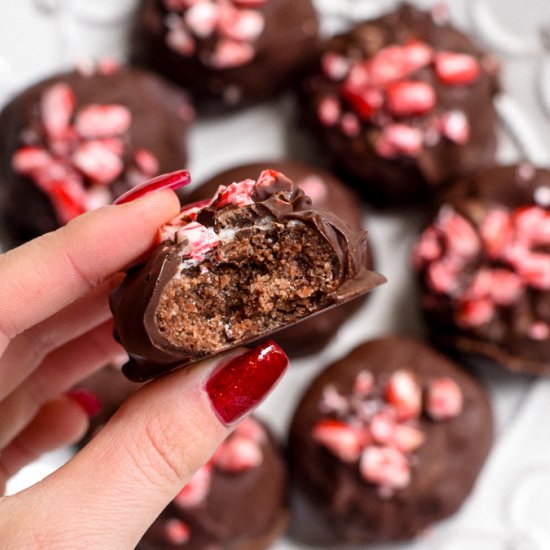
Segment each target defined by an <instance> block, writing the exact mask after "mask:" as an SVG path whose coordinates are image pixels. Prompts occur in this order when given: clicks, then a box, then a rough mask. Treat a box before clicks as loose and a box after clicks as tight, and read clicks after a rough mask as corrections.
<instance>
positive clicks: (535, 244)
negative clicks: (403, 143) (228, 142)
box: [413, 163, 550, 374]
mask: <svg viewBox="0 0 550 550" xmlns="http://www.w3.org/2000/svg"><path fill="white" fill-rule="evenodd" d="M444 199H445V200H444V204H443V206H442V207H441V208H440V209H439V211H438V212H437V214H436V216H435V218H434V220H433V221H432V223H431V224H430V225H429V226H428V227H427V228H426V230H425V231H424V232H423V233H422V235H421V237H420V239H419V241H418V243H417V245H416V248H415V250H414V252H413V265H414V267H415V269H416V270H417V272H418V274H419V278H420V281H421V285H422V302H421V303H422V308H423V310H424V313H425V316H426V319H427V322H428V326H429V328H430V333H431V336H432V339H433V341H434V343H436V344H437V345H438V346H441V347H444V348H447V349H449V350H454V351H460V352H465V353H470V354H475V355H481V356H484V357H489V358H491V359H493V360H495V361H496V362H497V363H499V364H501V365H502V366H504V367H506V368H508V369H511V370H515V371H525V372H530V373H533V374H550V210H549V208H550V171H549V170H547V169H535V168H534V167H533V166H531V165H530V164H527V163H525V164H521V165H516V166H507V167H495V168H491V169H488V170H484V171H481V172H479V173H478V174H476V175H474V176H472V177H470V178H469V179H465V180H463V181H459V182H457V183H456V185H454V186H453V187H452V189H450V190H449V192H448V193H447V195H446V196H445V197H444Z"/></svg>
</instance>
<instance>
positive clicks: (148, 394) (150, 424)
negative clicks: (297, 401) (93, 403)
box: [4, 342, 288, 549]
mask: <svg viewBox="0 0 550 550" xmlns="http://www.w3.org/2000/svg"><path fill="white" fill-rule="evenodd" d="M243 352H244V353H243ZM287 365H288V359H287V357H286V355H285V354H284V352H283V351H282V350H281V349H280V348H279V347H278V346H277V345H276V344H275V343H273V342H268V343H266V344H262V345H260V346H258V347H257V348H255V349H253V350H250V351H246V350H243V349H241V350H236V351H233V352H231V353H230V354H227V355H225V356H222V357H221V358H220V357H218V358H215V359H214V360H209V361H205V362H203V363H201V364H199V365H197V366H195V367H193V368H191V369H183V370H181V371H178V372H175V373H172V374H170V375H168V376H165V377H163V378H161V379H159V380H157V381H155V382H152V383H150V384H147V385H146V386H144V387H143V388H142V389H141V390H139V391H138V392H137V393H136V394H135V395H134V396H132V397H131V398H130V399H129V400H128V401H127V402H126V403H125V404H124V405H123V406H122V407H121V409H120V410H119V411H118V413H117V414H116V415H115V416H114V417H113V418H112V419H111V420H110V421H109V422H108V423H107V425H106V426H105V427H104V428H103V430H101V432H100V433H99V434H98V435H97V436H96V437H95V438H94V439H93V440H92V441H91V442H90V443H89V444H88V445H87V446H86V447H85V448H84V449H83V450H82V451H81V452H80V453H79V454H78V455H76V456H75V458H73V459H72V460H71V461H70V462H68V463H67V464H66V465H65V466H64V467H62V468H61V469H60V470H58V471H57V472H55V473H54V474H52V475H51V476H50V477H48V478H46V479H45V480H43V481H42V482H41V483H39V484H38V485H37V486H35V487H31V488H29V489H28V490H27V491H24V492H23V493H20V494H19V495H16V496H15V497H11V498H15V499H18V501H17V502H16V503H15V504H16V505H17V506H16V508H18V509H20V510H24V511H25V516H24V521H25V524H28V523H29V518H32V520H31V521H32V523H33V525H32V529H29V531H32V532H34V535H33V536H36V533H40V541H41V542H42V543H43V547H48V548H49V547H59V548H61V547H70V548H72V549H80V548H116V549H125V548H134V547H135V545H136V544H137V542H138V541H139V539H140V538H141V536H142V535H143V533H144V532H145V531H146V530H147V528H148V527H149V526H150V524H151V523H152V522H153V521H154V520H155V518H156V517H157V516H158V515H159V514H160V513H161V512H162V510H163V509H164V508H165V506H166V505H167V504H168V503H169V502H170V501H171V500H172V499H173V498H174V497H175V496H176V494H177V493H178V492H179V491H180V490H181V488H182V487H183V485H185V484H186V483H187V482H188V481H189V479H190V478H191V477H192V475H193V474H194V472H195V471H196V470H197V469H199V468H200V467H201V466H202V465H203V464H204V463H205V462H206V461H207V460H208V459H209V457H210V456H211V455H212V453H213V452H214V451H215V450H216V448H217V447H218V446H219V445H220V443H221V442H222V441H223V439H224V438H225V437H226V436H227V435H228V434H229V433H230V432H231V431H232V429H233V428H234V427H235V425H236V424H237V423H238V422H239V421H240V420H241V419H242V418H243V417H244V416H245V415H246V414H248V413H249V412H250V411H251V410H252V409H254V408H255V407H256V406H257V405H258V404H259V403H260V402H261V401H262V400H263V398H264V397H265V396H266V395H267V393H268V392H269V391H270V389H271V388H272V386H273V385H274V384H275V382H276V381H277V380H278V379H279V378H280V377H281V375H282V374H283V372H284V371H285V369H286V367H287ZM54 499H55V502H54ZM25 501H26V502H25ZM4 504H7V503H5V502H4ZM5 510H6V509H5V508H4V513H5ZM20 525H21V524H20ZM23 536H24V535H23ZM69 542H70V544H69V545H68V546H67V543H69ZM63 543H65V544H63ZM56 544H57V546H56ZM14 547H16V546H14ZM17 547H18V548H25V547H26V546H25V545H24V544H21V545H20V546H17Z"/></svg>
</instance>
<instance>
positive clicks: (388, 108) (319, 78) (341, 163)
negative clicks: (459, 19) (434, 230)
mask: <svg viewBox="0 0 550 550" xmlns="http://www.w3.org/2000/svg"><path fill="white" fill-rule="evenodd" d="M418 41H421V44H422V48H423V47H424V46H426V45H427V46H428V48H431V49H432V50H431V55H434V56H435V55H437V54H438V53H443V52H453V53H463V54H468V55H469V56H471V57H472V58H473V63H474V64H477V66H478V69H479V70H480V72H479V75H478V76H477V77H476V78H475V79H474V80H473V81H471V82H467V83H464V84H457V85H453V84H449V83H444V82H443V81H441V79H439V78H438V77H437V73H436V70H435V64H434V59H435V58H432V61H430V62H426V63H424V64H422V63H420V67H419V68H418V69H416V70H412V71H407V70H405V71H403V66H404V64H406V63H408V61H407V60H405V59H402V56H403V55H404V54H399V55H396V54H395V53H390V52H392V51H394V50H389V49H388V48H394V47H396V46H399V47H402V46H404V45H407V44H409V45H410V44H411V43H412V44H418ZM384 48H386V49H385V50H384ZM381 52H382V55H383V57H384V61H383V62H380V63H379V61H380V59H379V58H377V61H376V63H377V65H376V67H375V68H373V71H374V72H373V73H372V75H371V76H367V75H366V74H365V73H362V74H359V72H357V74H355V73H354V77H353V78H351V77H350V76H349V75H351V74H352V73H351V72H349V67H351V66H354V64H355V67H357V66H358V65H357V64H359V65H360V64H362V63H363V64H365V63H366V65H365V66H368V62H371V63H372V61H373V59H374V58H375V57H376V56H379V55H380V54H381ZM415 55H416V54H413V56H412V58H413V60H412V63H416V62H417V60H416V59H415ZM421 55H424V54H421ZM330 56H332V59H331V58H330ZM329 66H332V68H331V69H327V68H326V67H329ZM353 70H354V69H352V71H353ZM369 70H370V69H369ZM330 71H333V72H332V74H333V75H334V76H333V77H329V76H328V75H329V72H330ZM396 71H397V72H399V73H400V75H399V76H395V77H394V76H392V75H393V73H394V72H396ZM346 74H347V75H348V76H346ZM367 78H372V79H373V83H372V85H373V87H371V88H369V87H367V88H364V89H363V88H360V84H359V81H360V80H361V79H367ZM352 82H353V84H351V83H352ZM388 82H390V84H389V85H388V84H387V83H388ZM395 82H397V83H398V85H400V84H401V83H405V82H408V83H413V84H416V83H421V84H420V85H421V86H424V88H425V87H426V85H428V87H431V91H430V90H425V89H424V90H421V91H422V97H421V100H422V101H421V102H423V101H424V100H425V99H426V94H428V92H429V93H433V94H434V95H435V104H434V105H433V106H431V107H427V108H426V109H425V110H424V109H423V107H419V104H418V103H416V101H417V100H418V101H420V100H419V97H420V93H418V94H417V93H416V92H414V93H411V95H410V96H409V95H408V94H406V93H403V94H402V93H398V92H399V90H395V92H396V93H395V95H394V96H393V97H394V98H397V96H399V97H400V99H394V101H395V103H398V104H399V105H400V106H403V105H404V102H405V101H406V102H407V103H408V102H409V100H410V99H411V98H414V100H413V102H412V103H413V104H414V105H413V107H412V109H413V111H414V110H415V109H417V108H418V112H410V113H407V112H405V113H401V114H399V113H396V112H394V111H392V105H391V103H392V101H390V99H389V98H390V91H389V90H390V86H393V85H394V83H395ZM353 86H357V87H358V91H357V90H355V89H352V87H353ZM496 88H497V84H496V64H495V62H494V60H492V59H490V58H489V57H488V56H486V55H485V54H484V53H483V52H482V51H481V50H480V49H479V48H478V47H477V46H476V45H475V44H474V43H473V42H472V40H470V38H468V37H467V36H465V35H464V34H463V33H461V32H460V31H458V30H457V29H455V28H454V27H452V26H451V25H450V24H448V23H446V22H439V21H437V22H436V19H434V16H432V14H431V13H426V12H422V11H420V10H418V9H416V8H414V7H412V6H410V5H407V4H405V5H402V6H401V7H400V8H399V9H397V10H396V11H394V12H392V13H390V14H387V15H384V16H383V17H380V18H379V19H376V20H373V21H368V22H364V23H360V24H359V25H357V26H356V27H355V28H353V29H352V30H351V31H349V32H347V33H346V34H343V35H341V36H337V37H334V38H332V39H331V40H329V41H328V43H327V44H326V45H325V46H324V48H323V55H322V56H321V58H320V61H319V62H318V63H317V64H316V65H315V66H314V67H313V68H312V69H311V71H310V72H309V74H308V76H306V78H305V79H304V80H303V83H302V87H301V98H302V108H303V112H304V115H305V119H306V122H307V124H308V125H309V127H310V128H311V131H312V133H313V134H314V135H315V137H316V138H317V139H318V141H319V143H320V144H321V146H322V149H323V151H324V152H325V153H326V154H327V155H328V157H329V161H330V162H331V163H332V165H333V166H334V167H335V168H336V169H337V170H338V171H339V172H341V174H342V177H343V179H344V181H346V182H349V183H350V184H352V185H353V186H354V187H356V188H357V189H358V190H359V191H360V192H361V194H362V195H364V196H365V198H367V199H368V200H369V201H371V202H373V203H374V204H376V205H379V206H388V205H389V206H391V205H407V204H409V203H410V202H411V201H414V202H417V201H425V200H426V199H427V198H430V197H431V196H433V194H434V192H436V191H437V190H439V189H440V188H441V186H443V185H444V184H445V183H446V182H447V181H448V180H449V179H450V178H455V177H460V176H462V175H465V174H468V173H470V172H472V171H473V170H475V169H478V168H482V167H486V166H488V165H490V164H492V162H493V159H494V153H495V147H496V136H495V124H496V114H495V110H494V108H493V104H492V98H493V96H494V94H495V93H496V91H497V90H496ZM373 90H374V91H373ZM401 91H402V92H404V90H401ZM363 94H364V95H363ZM369 94H370V95H369ZM365 98H366V99H365ZM327 100H328V102H327ZM364 101H365V102H367V103H368V102H371V103H370V104H369V105H366V104H365V103H364ZM429 102H430V96H429V94H428V103H429ZM372 110H373V111H374V113H373V112H371V111H372ZM365 111H369V112H365ZM448 113H454V115H453V119H452V122H450V123H449V128H448V131H449V134H446V133H445V132H446V131H447V130H443V129H442V127H441V126H440V125H441V124H442V121H443V120H444V119H443V117H444V116H446V114H448ZM457 122H458V124H457V125H456V126H455V123H457ZM403 126H404V127H405V129H404V130H403ZM459 126H460V127H461V128H462V130H461V131H463V133H462V134H460V133H457V135H454V133H455V132H457V128H458V127H459ZM411 134H412V135H411ZM468 134H469V135H468ZM450 135H452V136H453V137H452V138H451V137H449V136H450ZM388 148H389V149H390V150H388ZM392 150H393V151H392Z"/></svg>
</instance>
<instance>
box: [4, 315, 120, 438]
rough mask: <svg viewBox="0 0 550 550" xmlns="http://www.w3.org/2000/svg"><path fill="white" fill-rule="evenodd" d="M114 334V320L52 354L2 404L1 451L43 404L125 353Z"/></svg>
mask: <svg viewBox="0 0 550 550" xmlns="http://www.w3.org/2000/svg"><path fill="white" fill-rule="evenodd" d="M112 333H113V326H112V321H108V322H106V323H103V324H102V325H100V326H99V327H97V328H95V329H93V330H92V331H90V332H88V333H86V334H84V335H82V336H81V337H79V338H77V339H75V340H73V341H72V342H69V343H68V344H65V345H64V346H62V347H61V348H58V349H57V350H55V351H53V352H52V353H50V354H49V355H48V356H47V357H46V358H45V359H44V361H43V363H42V364H41V365H40V367H39V368H38V369H36V370H35V372H34V373H33V374H32V375H31V376H30V377H29V378H28V379H27V380H25V382H24V383H23V384H21V385H20V386H18V387H17V388H16V389H15V390H14V391H13V392H12V393H11V394H10V395H9V396H8V397H7V398H6V399H4V400H3V401H2V402H0V418H1V419H2V422H1V423H0V449H1V448H3V447H5V446H6V445H7V444H8V443H10V441H11V440H12V439H13V438H14V437H15V436H16V435H17V434H18V433H19V432H20V431H21V430H22V429H23V428H24V427H25V426H26V425H27V424H28V423H29V422H30V421H31V419H32V418H33V417H34V415H35V414H36V412H37V410H38V409H39V408H40V407H41V406H42V404H43V403H45V402H46V401H49V400H50V399H53V398H54V397H56V396H57V395H59V394H61V393H64V392H66V391H67V390H69V389H70V388H72V387H73V386H74V385H75V384H77V383H78V382H80V381H81V380H83V379H84V378H86V377H87V376H89V375H90V374H91V373H92V372H94V371H96V370H97V369H99V368H101V367H102V366H104V365H106V364H107V363H108V362H109V361H110V360H111V359H112V358H114V357H116V356H117V355H120V353H121V352H123V349H122V348H121V347H120V345H119V344H118V343H117V342H115V340H114V339H113V335H112ZM121 376H122V374H121Z"/></svg>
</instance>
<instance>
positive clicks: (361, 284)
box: [111, 175, 385, 381]
mask: <svg viewBox="0 0 550 550" xmlns="http://www.w3.org/2000/svg"><path fill="white" fill-rule="evenodd" d="M251 198H252V200H253V201H254V204H252V205H249V206H244V207H237V206H235V205H229V206H226V207H224V208H221V209H219V210H217V209H216V207H215V204H214V205H213V206H209V207H206V208H204V209H203V210H202V211H201V212H200V213H199V215H198V218H197V221H198V222H199V223H202V224H205V225H206V226H209V227H215V226H216V223H217V221H218V218H219V216H225V217H226V218H227V219H231V218H232V217H233V219H234V220H235V219H236V218H237V217H238V215H239V214H241V215H242V216H243V217H244V218H245V221H244V223H245V224H246V225H247V226H249V225H250V223H251V222H250V220H251V219H252V223H254V220H256V221H258V222H259V221H260V220H262V222H261V223H265V221H266V220H271V221H273V222H275V221H276V222H281V223H283V224H285V223H288V222H291V221H293V220H296V221H299V222H301V223H303V224H304V225H305V226H307V227H309V228H311V229H312V230H313V231H315V232H316V233H317V234H318V235H319V237H320V238H321V239H322V240H323V241H324V242H325V243H326V244H327V246H328V247H330V249H332V251H333V253H334V255H335V257H336V258H337V259H338V263H339V266H338V278H339V281H338V286H337V288H336V290H335V292H334V293H333V294H332V295H330V296H326V297H325V298H326V299H327V300H328V302H327V303H329V304H330V305H337V304H340V303H343V302H346V301H348V300H351V299H353V298H355V297H358V296H360V295H361V294H364V293H365V292H367V291H368V290H371V289H372V288H374V287H376V286H378V285H379V284H381V283H382V282H384V280H385V279H384V278H383V277H382V276H381V275H379V274H377V273H375V272H373V271H370V270H368V269H367V268H366V267H365V265H366V254H367V250H366V232H364V231H359V232H358V231H354V230H352V229H351V228H350V227H349V226H348V225H347V224H345V223H343V222H342V221H341V220H340V219H339V218H337V217H335V216H334V215H332V214H330V213H327V212H320V211H317V210H315V209H313V208H312V206H311V201H310V199H309V198H308V197H306V196H305V195H304V193H303V192H302V191H301V190H300V189H298V188H297V187H296V186H295V185H293V184H291V183H290V182H289V181H288V180H286V179H285V178H284V177H280V175H278V176H277V177H276V178H274V179H273V180H272V181H271V183H269V185H263V186H261V187H260V186H258V185H257V186H255V187H254V189H253V191H252V195H251ZM226 223H227V221H226ZM233 223H235V222H233ZM230 227H231V226H230ZM235 229H238V226H237V227H235ZM181 263H182V259H181V255H180V254H179V247H178V245H175V244H173V243H170V241H166V242H165V243H163V244H162V245H161V246H159V247H158V248H157V249H156V250H155V251H154V252H153V255H152V256H151V258H150V259H149V261H148V262H147V263H146V264H145V265H143V266H139V267H137V268H135V269H133V270H132V271H131V272H130V273H129V274H128V276H127V277H126V279H125V280H124V281H123V283H122V285H121V286H120V287H119V288H118V289H117V290H116V291H115V292H114V293H113V294H112V296H111V309H112V311H113V315H114V321H115V331H116V335H117V337H118V339H119V341H120V342H121V344H122V345H123V346H124V348H125V349H126V351H127V352H128V354H129V355H130V362H129V363H128V364H127V365H125V367H124V373H125V374H126V375H127V376H128V377H129V378H131V379H133V380H136V381H142V380H146V379H148V378H151V377H154V376H159V375H160V374H163V373H164V372H167V371H170V370H173V369H175V368H178V367H182V366H185V365H188V364H190V363H193V362H196V361H198V360H200V359H202V358H203V357H204V356H205V355H210V354H205V353H190V352H185V351H182V350H181V349H175V348H174V346H171V345H169V344H168V342H167V341H166V340H165V339H164V337H163V335H162V334H161V331H160V330H159V326H158V324H157V317H156V311H157V308H158V306H159V302H160V299H161V295H162V292H163V290H164V288H165V287H166V285H167V284H168V283H169V282H170V281H171V280H172V279H173V278H174V276H175V275H176V273H177V272H178V269H179V267H180V265H181ZM271 335H272V333H270V334H266V333H259V334H256V335H255V336H254V337H253V338H248V339H247V340H246V341H239V340H238V339H237V340H232V341H230V343H229V344H227V345H225V346H223V347H221V348H219V349H216V350H215V353H219V352H221V351H225V350H226V349H230V348H232V347H235V346H239V345H243V344H245V343H248V342H251V341H254V340H257V339H260V338H265V337H267V336H270V337H271ZM213 351H214V350H213Z"/></svg>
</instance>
